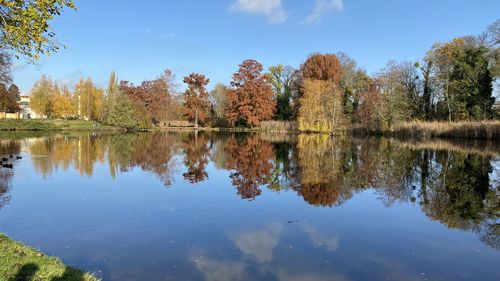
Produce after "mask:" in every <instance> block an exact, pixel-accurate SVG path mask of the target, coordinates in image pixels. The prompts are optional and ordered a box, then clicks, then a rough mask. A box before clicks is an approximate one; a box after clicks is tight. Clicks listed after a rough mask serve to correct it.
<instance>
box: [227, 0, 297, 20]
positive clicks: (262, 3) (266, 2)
mask: <svg viewBox="0 0 500 281" xmlns="http://www.w3.org/2000/svg"><path fill="white" fill-rule="evenodd" d="M230 11H233V12H245V13H249V14H254V15H261V16H266V17H267V18H268V19H269V21H270V22H272V23H284V22H285V21H286V20H287V18H288V16H287V13H286V11H285V9H284V8H283V3H282V2H281V0H236V2H235V3H234V4H233V5H231V8H230Z"/></svg>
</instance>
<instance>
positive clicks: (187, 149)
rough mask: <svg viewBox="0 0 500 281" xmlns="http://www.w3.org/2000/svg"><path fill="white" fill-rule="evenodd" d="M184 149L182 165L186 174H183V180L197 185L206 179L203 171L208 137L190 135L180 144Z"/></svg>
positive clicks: (206, 162)
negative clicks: (185, 169)
mask: <svg viewBox="0 0 500 281" xmlns="http://www.w3.org/2000/svg"><path fill="white" fill-rule="evenodd" d="M182 148H183V149H184V153H185V157H184V165H185V166H186V168H187V172H185V173H184V174H183V176H184V179H185V180H187V181H188V182H190V183H198V182H202V181H204V180H206V179H207V178H208V173H207V171H206V170H205V169H206V166H207V164H208V159H209V153H210V147H209V146H208V137H206V136H205V134H203V133H198V132H195V133H193V134H190V135H189V137H188V138H187V139H185V140H184V141H183V142H182Z"/></svg>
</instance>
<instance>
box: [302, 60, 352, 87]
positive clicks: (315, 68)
mask: <svg viewBox="0 0 500 281" xmlns="http://www.w3.org/2000/svg"><path fill="white" fill-rule="evenodd" d="M302 75H303V78H304V79H312V80H323V81H332V82H334V83H335V84H338V83H339V82H340V78H341V77H342V67H341V64H340V61H339V60H338V58H337V56H335V55H334V54H324V55H323V54H313V55H311V56H309V58H307V60H306V62H305V63H304V65H303V66H302Z"/></svg>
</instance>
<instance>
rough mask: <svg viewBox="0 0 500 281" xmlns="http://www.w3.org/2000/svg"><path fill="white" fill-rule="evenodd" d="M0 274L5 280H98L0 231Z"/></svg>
mask: <svg viewBox="0 0 500 281" xmlns="http://www.w3.org/2000/svg"><path fill="white" fill-rule="evenodd" d="M0 276H2V277H3V278H6V280H7V279H8V280H59V279H61V280H81V281H99V280H100V279H98V278H96V277H95V276H94V275H93V274H91V273H88V272H84V271H82V270H79V269H76V268H73V267H70V266H66V265H65V264H64V263H63V262H62V261H61V260H60V259H59V258H57V257H53V256H47V255H45V254H44V253H42V252H40V251H39V250H36V249H34V248H32V247H29V246H26V245H25V244H24V243H21V242H18V241H14V240H12V239H10V238H9V237H7V236H6V235H5V234H2V233H0ZM2 280H3V279H2Z"/></svg>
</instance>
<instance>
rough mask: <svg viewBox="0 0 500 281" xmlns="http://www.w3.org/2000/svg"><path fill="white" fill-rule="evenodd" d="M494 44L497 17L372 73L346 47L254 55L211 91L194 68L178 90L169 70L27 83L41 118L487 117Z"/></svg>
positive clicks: (376, 123) (313, 124)
mask: <svg viewBox="0 0 500 281" xmlns="http://www.w3.org/2000/svg"><path fill="white" fill-rule="evenodd" d="M499 46H500V20H499V21H497V22H495V23H494V24H492V25H491V26H490V27H489V28H488V30H487V31H486V32H484V33H483V34H481V35H478V36H465V37H459V38H456V39H453V40H451V41H449V42H439V43H435V44H434V45H433V46H432V48H431V49H430V50H429V51H428V52H427V53H426V55H425V57H424V58H423V59H422V60H420V61H410V60H407V61H389V62H388V63H387V65H386V66H385V67H384V68H383V69H381V70H380V71H379V72H378V73H376V74H374V75H368V74H367V73H366V71H365V70H363V69H362V68H360V67H358V66H357V63H356V61H354V60H353V59H352V58H350V57H349V56H348V55H347V54H345V53H337V54H320V53H315V54H312V55H310V56H309V57H308V58H307V59H306V60H305V62H304V63H303V64H301V65H300V67H298V68H293V67H291V66H284V65H281V64H279V65H276V66H271V67H269V68H268V70H267V71H264V67H263V66H262V64H260V63H259V62H257V61H256V60H252V59H250V60H245V61H243V62H242V63H241V64H240V65H239V69H238V70H237V71H236V72H235V73H234V74H233V76H232V81H231V82H230V84H229V85H224V84H221V83H218V84H216V85H215V86H214V88H213V90H212V91H208V90H207V85H208V84H209V82H210V79H209V78H207V77H206V76H205V75H203V74H200V73H191V74H189V75H187V76H186V77H184V78H183V83H184V84H185V85H186V90H185V91H179V90H178V89H179V85H178V84H177V83H176V82H175V76H174V74H173V72H172V71H170V70H165V71H164V73H162V74H161V75H159V76H158V77H157V78H156V79H154V80H150V81H143V82H141V83H140V84H139V85H134V84H133V83H130V82H128V81H118V79H117V78H116V74H115V73H112V74H111V76H110V79H109V83H108V87H107V89H100V88H98V87H96V86H95V85H94V84H93V82H92V80H91V79H86V80H84V79H82V80H80V82H78V83H77V84H76V85H75V86H74V90H73V91H72V92H70V91H69V90H68V88H67V87H58V85H56V83H55V82H53V81H51V80H50V79H49V78H47V77H45V76H43V77H42V78H41V79H40V80H39V81H37V83H36V84H35V86H34V88H33V90H32V91H31V107H32V109H33V110H34V111H35V112H36V113H38V114H40V115H44V116H46V117H59V118H82V119H87V120H93V121H98V122H102V123H106V124H109V125H114V126H119V127H124V128H129V129H134V128H149V127H151V126H160V125H165V124H167V123H168V122H169V121H175V120H187V121H189V122H191V123H192V124H193V125H194V126H195V127H198V126H199V125H203V126H216V127H234V126H249V127H255V126H259V125H260V123H261V122H263V121H267V120H282V121H297V124H298V128H299V129H300V130H302V131H328V132H334V131H337V130H343V129H345V128H347V127H349V126H353V125H359V126H362V127H366V128H371V129H377V130H386V129H391V128H392V127H393V126H394V125H395V124H397V123H398V122H404V121H411V120H425V121H433V120H439V121H459V120H485V119H492V118H495V117H496V116H495V112H494V110H493V104H494V103H495V97H494V95H493V93H494V90H493V87H494V82H495V81H496V79H498V77H499V74H500V67H499V65H500V64H499V61H500V48H499ZM162 122H163V123H162Z"/></svg>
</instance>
